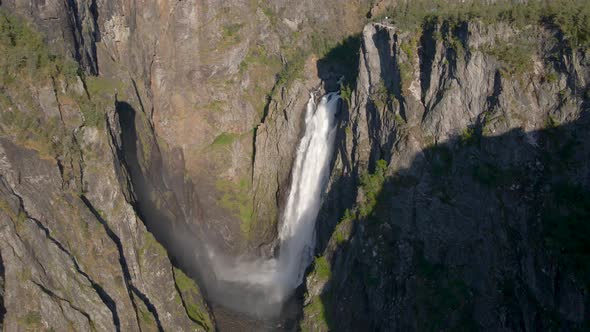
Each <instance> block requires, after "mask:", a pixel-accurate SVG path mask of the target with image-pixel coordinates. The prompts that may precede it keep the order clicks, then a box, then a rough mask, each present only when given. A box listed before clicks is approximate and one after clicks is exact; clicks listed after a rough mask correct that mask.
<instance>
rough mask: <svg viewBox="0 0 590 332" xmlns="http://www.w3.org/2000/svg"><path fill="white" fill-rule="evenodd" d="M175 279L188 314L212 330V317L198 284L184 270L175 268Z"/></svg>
mask: <svg viewBox="0 0 590 332" xmlns="http://www.w3.org/2000/svg"><path fill="white" fill-rule="evenodd" d="M174 280H175V282H176V286H177V287H178V290H179V291H180V293H181V296H182V299H183V301H184V305H185V308H186V312H187V314H188V316H189V317H190V318H191V319H192V320H193V321H194V322H196V323H197V324H199V325H201V326H202V327H203V328H204V329H205V330H206V331H211V330H212V327H213V325H212V323H211V318H210V317H209V314H208V312H207V309H206V308H205V305H204V303H203V297H202V294H201V292H200V290H199V288H198V287H197V284H196V283H195V282H194V280H192V279H191V278H189V277H188V276H187V275H186V274H184V272H182V270H180V269H177V268H174Z"/></svg>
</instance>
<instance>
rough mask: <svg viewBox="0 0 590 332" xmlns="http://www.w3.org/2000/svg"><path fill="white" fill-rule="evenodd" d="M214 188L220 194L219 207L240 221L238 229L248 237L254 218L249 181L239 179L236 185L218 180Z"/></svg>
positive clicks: (229, 181)
mask: <svg viewBox="0 0 590 332" xmlns="http://www.w3.org/2000/svg"><path fill="white" fill-rule="evenodd" d="M216 187H217V190H219V191H220V192H221V193H222V196H221V198H220V199H219V201H218V203H219V205H220V206H222V207H223V208H225V209H227V210H229V211H230V212H231V213H232V215H233V216H234V217H236V218H238V219H240V221H241V224H240V228H241V230H242V232H243V233H244V234H245V235H248V234H249V233H250V227H251V225H252V221H253V216H254V207H253V202H252V199H251V196H250V184H249V181H248V180H247V179H240V180H239V181H238V183H235V182H233V181H231V180H226V179H219V180H217V182H216Z"/></svg>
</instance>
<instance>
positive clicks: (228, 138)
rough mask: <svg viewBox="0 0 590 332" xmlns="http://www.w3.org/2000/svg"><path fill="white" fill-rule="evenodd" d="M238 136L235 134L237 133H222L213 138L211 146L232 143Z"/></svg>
mask: <svg viewBox="0 0 590 332" xmlns="http://www.w3.org/2000/svg"><path fill="white" fill-rule="evenodd" d="M236 137H237V135H235V134H231V133H221V134H219V135H217V137H215V139H214V140H213V143H211V146H214V147H222V146H228V145H231V144H232V143H233V142H234V141H235V139H236Z"/></svg>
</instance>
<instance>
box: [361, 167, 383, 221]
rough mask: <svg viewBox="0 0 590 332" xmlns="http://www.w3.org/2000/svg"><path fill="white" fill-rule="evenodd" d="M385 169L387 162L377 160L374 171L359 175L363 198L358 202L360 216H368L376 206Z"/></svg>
mask: <svg viewBox="0 0 590 332" xmlns="http://www.w3.org/2000/svg"><path fill="white" fill-rule="evenodd" d="M386 171H387V163H386V162H385V160H382V159H381V160H379V161H377V165H376V167H375V171H374V172H373V173H365V174H363V175H361V190H362V192H363V196H364V199H363V200H362V201H361V203H360V204H359V208H358V212H359V215H360V217H367V216H369V215H370V214H371V213H372V212H373V210H374V209H375V206H377V198H378V196H379V194H380V193H381V189H383V183H384V182H385V172H386Z"/></svg>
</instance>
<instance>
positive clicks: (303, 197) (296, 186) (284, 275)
mask: <svg viewBox="0 0 590 332" xmlns="http://www.w3.org/2000/svg"><path fill="white" fill-rule="evenodd" d="M339 100H340V96H339V95H338V94H337V93H329V94H327V95H325V96H323V97H322V98H321V99H320V100H319V102H318V103H317V104H316V100H315V97H314V95H313V94H312V95H311V96H310V99H309V102H308V104H307V111H306V114H305V134H304V136H303V138H302V139H301V141H300V143H299V146H298V149H297V156H296V159H295V163H294V164H293V169H292V181H291V188H290V191H289V196H288V199H287V203H286V206H285V210H284V213H283V214H282V217H281V224H280V229H279V234H278V235H279V253H278V255H277V256H276V257H274V258H271V259H258V260H247V259H244V258H239V257H238V258H235V257H226V256H224V255H221V254H219V253H217V252H216V251H215V250H213V249H212V248H207V255H208V257H207V260H208V261H209V263H210V264H211V267H212V270H213V272H214V276H210V277H208V278H205V279H204V282H205V284H206V288H207V292H208V295H209V297H210V298H211V299H212V300H213V301H215V302H218V303H219V304H221V305H223V306H226V307H229V308H231V309H233V310H236V311H239V312H245V313H248V314H254V315H257V316H275V315H278V314H279V313H280V310H281V307H282V304H283V302H284V301H285V300H286V299H287V298H288V297H289V296H290V295H291V294H292V292H293V291H294V290H295V289H296V288H297V287H298V286H299V285H300V284H301V283H302V281H303V276H304V273H305V269H306V268H307V267H308V266H309V264H310V263H311V261H312V259H313V253H314V249H315V221H316V218H317V215H318V212H319V209H320V206H321V200H322V194H323V192H324V191H325V187H326V184H327V181H328V178H329V173H330V172H329V171H330V170H329V168H330V161H331V158H332V152H333V146H334V139H335V135H336V126H335V115H336V112H337V110H338V105H339Z"/></svg>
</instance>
